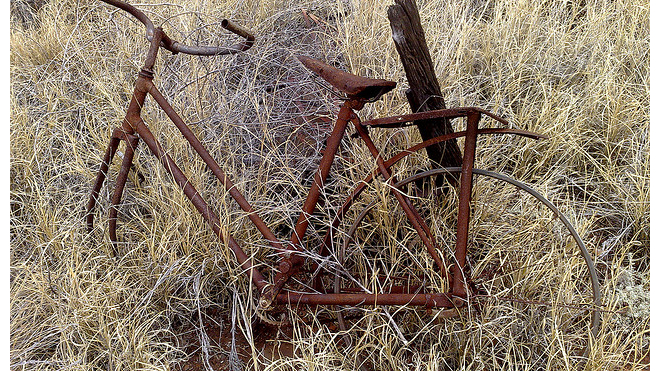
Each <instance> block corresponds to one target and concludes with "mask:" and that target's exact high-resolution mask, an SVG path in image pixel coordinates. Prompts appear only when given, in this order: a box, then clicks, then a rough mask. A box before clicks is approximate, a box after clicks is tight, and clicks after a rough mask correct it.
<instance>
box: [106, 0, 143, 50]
mask: <svg viewBox="0 0 660 371" xmlns="http://www.w3.org/2000/svg"><path fill="white" fill-rule="evenodd" d="M101 1H103V2H104V3H106V4H110V5H112V6H115V7H117V8H119V9H121V10H125V11H127V12H128V13H130V14H131V15H132V16H133V17H135V18H137V19H138V21H140V22H142V23H143V24H144V26H145V27H146V28H147V40H149V41H151V38H152V37H153V36H154V24H153V22H151V19H149V17H147V15H146V14H144V13H143V12H142V11H141V10H140V9H138V8H136V7H134V6H133V5H131V4H127V3H125V2H123V1H119V0H101Z"/></svg>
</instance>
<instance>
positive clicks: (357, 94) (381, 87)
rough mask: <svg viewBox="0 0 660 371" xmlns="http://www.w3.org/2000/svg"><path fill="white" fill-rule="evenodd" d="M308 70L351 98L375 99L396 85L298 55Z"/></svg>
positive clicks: (392, 82)
mask: <svg viewBox="0 0 660 371" xmlns="http://www.w3.org/2000/svg"><path fill="white" fill-rule="evenodd" d="M298 60H300V62H302V64H304V65H305V67H307V68H308V69H309V70H310V71H312V72H314V73H315V74H317V75H318V76H319V77H321V78H323V79H324V80H325V81H327V82H328V83H330V85H332V86H334V87H335V88H337V89H339V90H340V91H342V92H344V93H346V94H347V95H348V96H349V97H350V98H353V99H365V100H375V99H378V98H379V97H380V96H381V95H383V94H385V93H387V92H389V91H390V90H392V89H394V88H395V87H396V82H394V81H388V80H382V79H370V78H367V77H362V76H357V75H353V74H351V73H348V72H344V71H342V70H339V69H337V68H335V67H332V66H330V65H328V64H326V63H324V62H321V61H319V60H317V59H313V58H309V57H305V56H298Z"/></svg>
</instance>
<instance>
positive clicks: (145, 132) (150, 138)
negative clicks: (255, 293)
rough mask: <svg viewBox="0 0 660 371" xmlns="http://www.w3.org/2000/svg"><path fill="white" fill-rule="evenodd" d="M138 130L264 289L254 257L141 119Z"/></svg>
mask: <svg viewBox="0 0 660 371" xmlns="http://www.w3.org/2000/svg"><path fill="white" fill-rule="evenodd" d="M136 131H137V132H138V134H140V137H141V138H142V140H144V142H145V143H146V144H147V146H148V147H149V149H150V150H151V152H152V153H153V154H154V155H155V156H156V157H157V158H158V159H159V160H160V161H161V163H162V164H163V166H164V167H165V170H166V171H167V172H168V173H170V175H172V177H173V178H174V180H175V181H176V183H177V184H178V185H179V187H181V189H183V192H184V193H185V195H186V197H188V199H189V200H190V202H192V204H193V205H194V206H195V208H196V209H197V211H198V212H199V213H200V214H201V215H202V217H204V219H205V220H206V221H207V222H208V223H209V224H210V225H211V229H213V232H215V234H216V235H217V236H218V238H220V241H222V242H226V243H227V245H228V246H229V248H230V249H231V250H232V251H233V252H234V255H236V259H237V260H238V262H239V263H240V264H241V267H242V268H243V269H244V270H245V272H246V274H248V275H249V276H250V278H251V279H252V282H253V283H254V284H255V286H257V288H258V289H260V290H262V289H263V288H264V287H265V286H266V284H267V282H266V280H265V279H264V277H263V275H262V274H261V273H260V272H259V271H258V270H257V268H256V267H255V266H254V265H253V264H252V259H251V258H250V257H249V256H248V255H247V254H246V253H245V251H243V249H241V248H240V246H239V245H238V243H236V241H235V240H234V238H233V237H232V236H231V235H229V234H228V233H227V234H225V233H223V230H222V228H221V224H220V220H219V218H218V217H217V216H216V215H215V213H213V211H211V208H210V207H209V205H208V204H207V203H206V202H205V201H204V200H203V199H202V196H201V195H200V194H199V193H198V192H197V190H196V189H195V187H193V185H192V184H191V183H190V182H189V181H188V178H187V177H186V176H185V174H184V173H183V171H181V169H179V167H178V166H177V165H176V163H175V162H174V160H172V158H171V157H170V156H169V155H168V154H167V153H166V152H165V150H164V149H163V148H162V146H161V145H160V143H159V142H158V141H157V140H156V139H155V138H154V135H153V134H152V133H151V131H150V130H149V128H147V126H146V125H145V124H144V122H142V121H140V122H138V123H137V125H136Z"/></svg>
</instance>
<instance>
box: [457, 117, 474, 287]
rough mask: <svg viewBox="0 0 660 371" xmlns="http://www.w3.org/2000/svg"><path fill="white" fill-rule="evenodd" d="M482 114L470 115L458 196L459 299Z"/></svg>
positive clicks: (462, 284) (462, 281) (462, 280)
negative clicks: (473, 170) (473, 172)
mask: <svg viewBox="0 0 660 371" xmlns="http://www.w3.org/2000/svg"><path fill="white" fill-rule="evenodd" d="M480 118H481V113H478V112H477V113H470V114H469V115H468V121H467V130H466V135H465V145H464V149H463V166H462V170H461V189H460V191H459V196H458V223H457V225H456V250H455V252H454V254H455V258H456V264H455V265H454V266H453V267H454V271H453V275H454V282H453V285H452V293H453V294H454V295H456V296H457V297H461V298H465V297H466V296H467V291H466V287H465V276H464V273H465V272H464V268H465V261H466V255H467V238H468V232H469V228H470V202H471V200H472V169H473V168H474V157H475V153H476V148H477V131H478V130H477V129H478V126H479V119H480Z"/></svg>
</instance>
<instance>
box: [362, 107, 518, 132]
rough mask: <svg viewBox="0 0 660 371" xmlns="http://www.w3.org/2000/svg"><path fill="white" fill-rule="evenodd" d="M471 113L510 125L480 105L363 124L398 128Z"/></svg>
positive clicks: (387, 118)
mask: <svg viewBox="0 0 660 371" xmlns="http://www.w3.org/2000/svg"><path fill="white" fill-rule="evenodd" d="M471 113H481V114H483V115H486V116H488V117H490V118H492V119H493V120H495V121H499V122H501V123H503V124H504V125H509V122H508V121H507V120H505V119H503V118H501V117H500V116H497V115H496V114H494V113H492V112H488V111H486V110H484V109H481V108H478V107H456V108H449V109H441V110H433V111H424V112H418V113H411V114H407V115H400V116H391V117H383V118H377V119H374V120H369V121H363V122H362V125H364V126H373V127H382V128H398V127H402V126H408V125H406V123H408V122H413V121H417V120H428V119H435V118H440V117H443V118H448V119H452V118H457V117H466V116H467V115H469V114H471Z"/></svg>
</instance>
